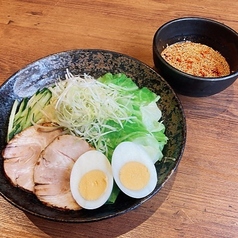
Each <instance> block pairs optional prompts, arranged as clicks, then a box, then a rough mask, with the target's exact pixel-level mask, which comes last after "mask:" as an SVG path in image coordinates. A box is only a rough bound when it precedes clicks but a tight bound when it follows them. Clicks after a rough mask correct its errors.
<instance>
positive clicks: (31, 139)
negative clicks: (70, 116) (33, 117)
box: [2, 124, 62, 192]
mask: <svg viewBox="0 0 238 238" xmlns="http://www.w3.org/2000/svg"><path fill="white" fill-rule="evenodd" d="M60 134H62V129H59V128H55V127H52V126H51V124H44V127H38V126H31V127H29V128H27V129H25V130H23V131H22V132H21V133H19V134H17V135H16V136H15V137H14V138H13V139H12V140H10V141H9V143H8V144H7V146H6V148H5V149H4V150H3V153H2V156H3V158H4V162H3V166H4V171H5V173H6V175H7V177H9V179H10V180H11V182H12V183H13V184H14V185H15V186H19V187H21V188H23V189H25V190H28V191H31V192H33V189H34V181H33V172H34V167H35V164H36V162H37V161H38V159H39V156H40V154H41V152H42V151H43V150H44V149H45V148H46V147H47V146H48V144H50V143H51V142H52V141H53V140H54V139H55V138H56V137H57V136H59V135H60Z"/></svg>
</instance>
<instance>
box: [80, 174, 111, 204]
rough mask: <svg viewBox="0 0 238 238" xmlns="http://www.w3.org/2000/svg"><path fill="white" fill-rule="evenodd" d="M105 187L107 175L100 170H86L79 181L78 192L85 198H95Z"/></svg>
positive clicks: (99, 195)
mask: <svg viewBox="0 0 238 238" xmlns="http://www.w3.org/2000/svg"><path fill="white" fill-rule="evenodd" d="M106 188H107V177H106V175H105V173H103V172H102V171H101V170H92V171H89V172H87V173H86V174H85V175H84V176H83V177H82V178H81V180H80V182H79V192H80V194H81V195H82V197H83V198H84V199H85V200H88V201H92V200H97V199H98V198H99V197H101V195H102V194H103V193H104V191H105V190H106Z"/></svg>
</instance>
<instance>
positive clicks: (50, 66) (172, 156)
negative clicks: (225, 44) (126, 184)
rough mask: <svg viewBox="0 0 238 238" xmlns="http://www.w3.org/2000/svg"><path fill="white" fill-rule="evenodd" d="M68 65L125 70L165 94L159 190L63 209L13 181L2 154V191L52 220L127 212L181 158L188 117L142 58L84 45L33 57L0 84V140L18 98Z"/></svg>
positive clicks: (90, 70)
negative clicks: (88, 206)
mask: <svg viewBox="0 0 238 238" xmlns="http://www.w3.org/2000/svg"><path fill="white" fill-rule="evenodd" d="M66 69H69V71H70V72H72V73H73V74H83V73H87V74H90V75H92V76H94V77H95V78H97V77H99V76H101V75H103V74H105V73H107V72H111V73H120V72H121V73H125V74H126V75H127V76H129V77H131V78H132V79H133V80H134V81H135V82H136V83H137V85H138V86H139V87H143V86H146V87H148V88H149V89H151V90H152V91H154V92H155V93H157V94H159V95H160V96H161V99H160V101H159V104H158V106H159V107H160V109H161V110H162V113H163V121H164V124H165V126H166V135H167V136H168V138H169V141H168V144H167V145H166V146H165V148H164V159H163V160H162V161H161V162H158V163H156V169H157V172H158V182H157V186H156V188H155V190H154V191H153V192H152V193H151V194H150V195H148V196H147V197H145V198H142V199H132V198H129V197H127V196H126V195H124V194H123V193H120V195H119V197H118V199H117V201H116V203H115V204H113V205H109V204H107V205H104V206H102V207H101V208H99V209H96V210H91V211H90V210H80V211H61V210H57V209H54V208H51V207H47V206H45V205H43V204H42V203H41V202H40V201H39V200H38V199H37V198H36V197H35V196H34V195H33V194H30V193H28V192H25V191H23V190H21V189H19V188H17V187H13V186H12V185H11V183H10V182H9V181H8V179H7V178H6V176H5V174H4V169H3V158H2V156H1V157H0V184H1V186H0V193H1V195H2V196H3V197H4V198H5V199H7V200H8V201H9V202H11V203H12V204H13V205H15V206H17V207H18V208H19V209H22V210H23V211H26V212H29V213H31V214H34V215H37V216H40V217H43V218H47V219H50V220H54V221H64V222H90V221H97V220H101V219H105V218H110V217H114V216H116V215H119V214H122V213H125V212H128V211H130V210H132V209H134V208H136V207H138V206H139V205H140V204H142V203H144V202H145V201H147V200H148V199H149V198H151V197H152V196H153V195H154V194H156V193H157V192H158V191H159V190H160V189H161V187H162V186H163V185H164V183H165V182H166V181H167V180H168V179H169V178H170V176H171V175H172V173H173V172H174V170H175V169H176V167H177V166H178V164H179V161H180V160H181V158H182V154H183V150H184V147H185V141H186V122H185V116H184V113H183V109H182V106H181V103H180V101H179V100H178V98H177V96H176V94H175V93H174V92H173V90H172V89H171V87H170V86H169V85H168V84H167V83H166V81H165V80H164V79H163V78H161V77H160V75H159V74H158V73H156V72H155V71H154V70H153V69H151V68H150V67H148V66H147V65H145V64H143V63H142V62H140V61H138V60H136V59H134V58H131V57H129V56H127V55H123V54H120V53H116V52H111V51H106V50H97V49H83V50H71V51H67V52H61V53H57V54H53V55H49V56H47V57H45V58H42V59H40V60H38V61H36V62H33V63H31V64H29V65H28V66H26V67H25V68H23V69H21V70H20V71H18V72H17V73H15V74H14V75H13V76H12V77H10V78H9V79H8V80H7V81H6V82H5V83H4V84H3V85H2V87H1V88H0V111H1V114H0V145H1V151H2V150H3V149H4V147H5V145H6V134H7V125H8V117H9V114H10V110H11V107H12V104H13V101H14V100H15V99H21V98H22V97H28V96H31V95H32V94H33V93H34V92H36V90H37V89H39V88H42V87H45V86H47V85H49V84H52V83H53V82H54V81H55V80H56V79H57V78H59V77H61V78H64V75H65V72H66Z"/></svg>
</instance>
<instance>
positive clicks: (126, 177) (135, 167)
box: [119, 161, 150, 190]
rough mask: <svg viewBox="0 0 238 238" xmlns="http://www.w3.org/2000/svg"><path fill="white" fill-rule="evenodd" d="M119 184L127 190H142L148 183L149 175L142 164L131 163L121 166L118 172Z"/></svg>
mask: <svg viewBox="0 0 238 238" xmlns="http://www.w3.org/2000/svg"><path fill="white" fill-rule="evenodd" d="M119 176H120V180H121V183H122V184H123V185H124V186H125V187H126V188H128V189H131V190H140V189H143V188H144V187H145V186H146V185H147V184H148V182H149V179H150V173H149V171H148V169H147V167H146V166H145V165H143V164H142V163H139V162H136V161H131V162H128V163H126V164H125V165H123V166H122V168H121V170H120V175H119Z"/></svg>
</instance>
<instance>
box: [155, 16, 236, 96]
mask: <svg viewBox="0 0 238 238" xmlns="http://www.w3.org/2000/svg"><path fill="white" fill-rule="evenodd" d="M180 41H192V42H196V43H201V44H205V45H207V46H209V47H211V48H213V49H214V50H217V51H218V52H220V54H221V55H223V56H224V57H225V59H226V60H227V62H228V64H229V66H230V70H231V73H230V74H229V75H227V76H224V77H209V78H208V77H207V78H204V77H197V76H193V75H190V74H187V73H184V72H182V71H180V70H178V69H176V68H174V67H173V66H171V65H170V64H169V63H167V62H166V61H165V60H164V59H163V58H162V56H161V52H162V51H163V49H164V48H165V47H166V46H168V45H171V44H174V43H176V42H180ZM153 59H154V64H155V68H156V69H157V70H158V72H159V73H160V74H161V76H162V77H163V78H164V79H165V80H166V81H167V82H168V83H169V84H170V85H171V87H172V88H173V89H174V90H175V91H176V92H177V93H179V94H183V95H187V96H195V97H202V96H210V95H213V94H216V93H218V92H220V91H222V90H224V89H226V88H227V87H229V86H230V85H231V84H232V83H233V82H234V81H235V80H236V79H237V78H238V34H237V32H235V31H234V30H232V29H231V28H229V27H227V26H226V25H224V24H222V23H219V22H217V21H214V20H210V19H205V18H198V17H185V18H179V19H175V20H172V21H170V22H168V23H166V24H164V25H162V26H161V27H160V28H159V29H158V30H157V31H156V33H155V35H154V39H153Z"/></svg>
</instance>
